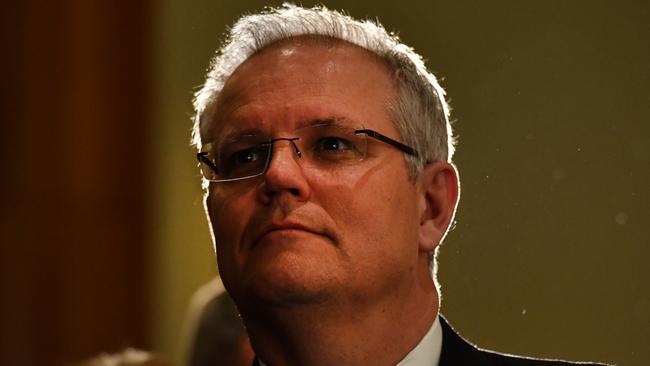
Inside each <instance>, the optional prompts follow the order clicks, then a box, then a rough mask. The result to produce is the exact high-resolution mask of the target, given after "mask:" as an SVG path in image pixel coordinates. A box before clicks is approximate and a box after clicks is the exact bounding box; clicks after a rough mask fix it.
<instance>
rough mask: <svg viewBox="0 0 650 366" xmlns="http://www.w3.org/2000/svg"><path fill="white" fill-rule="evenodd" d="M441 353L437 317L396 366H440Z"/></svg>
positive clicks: (262, 365)
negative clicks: (418, 341)
mask: <svg viewBox="0 0 650 366" xmlns="http://www.w3.org/2000/svg"><path fill="white" fill-rule="evenodd" d="M440 352H442V328H441V327H440V320H439V319H438V317H437V316H436V320H435V321H434V322H433V324H432V325H431V328H429V331H428V332H427V334H425V335H424V337H422V339H421V340H420V343H418V345H417V346H415V348H413V349H412V350H411V352H409V353H408V355H406V357H404V358H403V359H402V361H400V362H399V363H398V364H397V365H395V366H432V365H433V366H438V362H439V361H440ZM258 361H259V364H260V366H266V364H265V363H264V362H262V360H259V359H258Z"/></svg>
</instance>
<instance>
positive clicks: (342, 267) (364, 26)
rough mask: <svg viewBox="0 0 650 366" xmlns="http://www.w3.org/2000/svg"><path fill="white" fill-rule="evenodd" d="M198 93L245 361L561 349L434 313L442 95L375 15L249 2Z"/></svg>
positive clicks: (448, 209) (211, 210)
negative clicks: (521, 342)
mask: <svg viewBox="0 0 650 366" xmlns="http://www.w3.org/2000/svg"><path fill="white" fill-rule="evenodd" d="M195 108H196V120H195V131H194V142H195V144H196V145H197V147H198V148H199V150H200V152H199V153H198V158H199V161H200V165H201V169H202V172H203V176H204V178H205V180H204V183H205V185H204V186H205V188H206V190H207V194H206V199H205V205H206V210H207V213H208V216H209V220H210V224H211V230H212V234H213V239H214V242H215V245H216V250H217V259H218V264H219V271H220V274H221V278H222V280H223V282H224V285H225V287H226V289H227V291H228V292H229V294H230V295H231V296H232V297H233V299H234V300H235V303H236V304H237V307H238V309H239V312H240V313H241V316H242V318H243V320H244V323H245V325H246V328H247V331H248V334H249V336H250V341H251V344H252V347H253V349H254V351H255V353H256V355H257V360H256V361H255V362H256V363H258V364H260V365H396V364H398V365H538V364H540V365H542V364H543V365H562V364H565V363H564V362H559V361H540V360H531V359H522V358H516V357H512V356H505V355H499V354H495V353H491V352H487V351H482V350H478V349H476V348H474V347H473V346H471V345H469V344H468V343H466V342H465V341H464V340H462V338H460V337H459V336H458V335H457V334H455V333H454V331H453V330H452V329H451V327H450V326H449V325H448V324H447V323H446V322H445V320H444V319H443V318H442V317H441V316H439V314H438V309H439V298H440V296H439V290H438V287H437V286H436V282H435V262H434V260H433V259H434V253H435V252H436V250H437V248H438V247H439V245H440V243H441V242H442V240H443V239H444V236H445V235H446V233H447V230H448V228H449V225H450V223H451V222H452V220H453V217H454V213H455V209H456V205H457V203H458V197H459V185H458V174H457V171H456V169H455V167H454V166H453V165H452V164H451V157H452V155H453V138H452V132H451V126H450V124H449V109H448V107H447V104H446V102H445V99H444V91H443V89H442V88H441V87H440V85H439V84H438V82H437V80H436V78H435V77H434V76H433V75H432V74H431V73H429V72H428V71H427V70H426V68H425V66H424V64H423V62H422V59H421V57H420V56H419V55H417V54H416V53H415V52H413V50H411V49H410V48H409V47H407V46H405V45H404V44H402V43H400V42H399V40H398V39H397V38H396V37H394V36H391V35H389V34H387V33H386V31H385V30H384V29H383V28H382V27H381V26H379V25H377V24H375V23H372V22H359V21H356V20H353V19H351V18H350V17H347V16H345V15H342V14H339V13H337V12H333V11H329V10H327V9H325V8H314V9H303V8H300V7H295V6H290V5H285V6H284V7H282V8H279V9H271V10H269V11H268V12H266V13H263V14H257V15H251V16H247V17H244V18H242V19H240V20H239V21H238V22H237V23H236V24H235V26H234V27H233V28H232V29H231V31H230V39H229V40H228V42H227V43H226V44H225V45H224V46H223V48H222V49H221V50H220V51H219V52H218V54H217V57H216V58H215V60H214V62H213V64H212V68H211V70H210V72H209V73H208V76H207V80H206V83H205V85H204V87H203V88H202V89H201V90H200V91H199V92H198V93H197V96H196V100H195ZM432 273H433V275H432Z"/></svg>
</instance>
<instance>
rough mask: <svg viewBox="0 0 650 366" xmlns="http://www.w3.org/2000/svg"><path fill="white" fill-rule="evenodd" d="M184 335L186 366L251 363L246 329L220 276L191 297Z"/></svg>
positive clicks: (250, 351)
mask: <svg viewBox="0 0 650 366" xmlns="http://www.w3.org/2000/svg"><path fill="white" fill-rule="evenodd" d="M185 334H186V337H185V339H186V340H187V347H186V349H187V351H186V353H187V364H188V366H218V365H232V366H250V365H251V363H252V362H253V358H254V354H253V350H252V348H251V346H250V342H249V341H248V335H247V334H246V329H245V328H244V325H243V323H242V321H241V318H240V317H239V312H238V311H237V307H236V306H235V303H234V302H233V301H232V299H231V298H230V296H228V293H226V290H225V289H224V287H223V283H222V282H221V279H220V278H219V277H217V278H215V279H213V280H212V281H210V282H208V283H207V284H205V285H203V286H202V287H201V288H200V289H199V290H198V291H197V292H196V293H195V294H194V296H193V297H192V300H191V302H190V306H189V311H188V317H187V321H186V330H185Z"/></svg>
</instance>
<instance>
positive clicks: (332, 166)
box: [196, 122, 418, 182]
mask: <svg viewBox="0 0 650 366" xmlns="http://www.w3.org/2000/svg"><path fill="white" fill-rule="evenodd" d="M357 127H360V126H357ZM295 133H296V137H291V138H286V137H279V138H269V137H268V136H264V135H262V134H259V133H251V132H245V133H241V134H235V135H233V136H229V137H227V138H226V139H224V140H223V141H218V142H211V143H207V144H205V145H204V146H203V148H202V149H201V152H199V153H197V154H196V157H197V159H198V160H199V166H200V168H201V173H202V175H203V177H204V178H205V179H206V180H208V181H211V182H233V181H238V180H243V179H249V178H255V177H259V176H261V175H263V174H264V173H265V172H266V170H267V169H268V167H269V163H270V161H271V158H272V156H273V146H274V144H275V143H276V142H280V141H287V142H289V144H290V145H291V148H292V149H293V151H294V153H295V154H296V156H297V157H298V158H300V160H301V166H302V167H303V169H319V170H321V171H332V172H334V171H336V170H339V169H341V168H343V167H346V166H351V165H354V164H356V163H358V162H359V161H362V160H363V159H365V157H366V152H367V145H368V139H367V137H371V138H373V139H375V140H378V141H381V142H384V143H386V144H389V145H391V146H393V147H395V148H397V149H399V150H401V151H403V152H404V153H406V154H409V155H413V156H418V152H417V151H416V150H415V149H413V148H412V147H410V146H407V145H404V144H402V143H401V142H398V141H395V140H393V139H391V138H390V137H387V136H385V135H382V134H380V133H379V132H376V131H373V130H368V129H364V128H363V127H360V128H354V127H352V126H346V125H344V124H341V123H337V122H331V123H329V122H328V123H319V124H315V125H310V126H308V127H303V128H300V129H298V130H296V132H295Z"/></svg>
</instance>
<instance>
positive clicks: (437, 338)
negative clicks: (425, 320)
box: [396, 316, 442, 366]
mask: <svg viewBox="0 0 650 366" xmlns="http://www.w3.org/2000/svg"><path fill="white" fill-rule="evenodd" d="M441 351H442V328H441V327H440V320H439V319H438V317H437V316H436V320H435V321H434V322H433V324H432V325H431V328H430V329H429V331H428V332H427V334H425V335H424V337H422V339H421V340H420V343H418V345H417V346H415V348H413V349H412V350H411V352H409V354H408V355H406V357H404V358H403V359H402V361H400V362H399V363H398V364H397V365H396V366H432V365H434V366H437V365H438V362H439V361H440V352H441Z"/></svg>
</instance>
